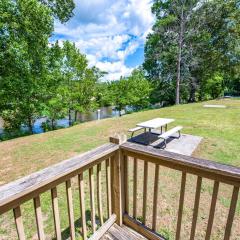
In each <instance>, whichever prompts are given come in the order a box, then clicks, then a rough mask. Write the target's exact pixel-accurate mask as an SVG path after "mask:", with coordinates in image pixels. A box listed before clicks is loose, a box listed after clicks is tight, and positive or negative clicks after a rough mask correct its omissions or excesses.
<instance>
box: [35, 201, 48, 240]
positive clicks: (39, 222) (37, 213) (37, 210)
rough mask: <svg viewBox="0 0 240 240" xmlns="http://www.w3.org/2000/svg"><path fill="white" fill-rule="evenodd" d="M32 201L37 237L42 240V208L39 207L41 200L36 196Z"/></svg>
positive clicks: (43, 237)
mask: <svg viewBox="0 0 240 240" xmlns="http://www.w3.org/2000/svg"><path fill="white" fill-rule="evenodd" d="M33 202H34V210H35V216H36V223H37V232H38V239H39V240H44V239H45V235H44V229H43V218H42V209H41V202H40V197H39V196H37V197H35V198H34V199H33Z"/></svg>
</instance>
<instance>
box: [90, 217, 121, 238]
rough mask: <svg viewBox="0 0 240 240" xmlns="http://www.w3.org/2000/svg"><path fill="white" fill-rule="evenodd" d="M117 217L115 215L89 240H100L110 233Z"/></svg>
mask: <svg viewBox="0 0 240 240" xmlns="http://www.w3.org/2000/svg"><path fill="white" fill-rule="evenodd" d="M116 219H117V216H116V215H115V214H113V215H112V216H110V218H109V219H108V220H107V221H106V222H105V223H104V224H103V225H102V226H101V227H100V228H99V229H98V230H97V231H96V232H95V233H94V234H93V235H92V236H91V237H90V238H89V239H88V240H99V239H101V237H102V236H103V235H104V234H105V233H106V232H107V231H108V229H109V228H110V227H111V226H112V225H113V224H114V223H115V222H116Z"/></svg>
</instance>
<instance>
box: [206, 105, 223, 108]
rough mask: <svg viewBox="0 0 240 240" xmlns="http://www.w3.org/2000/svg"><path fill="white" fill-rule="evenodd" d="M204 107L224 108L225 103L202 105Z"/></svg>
mask: <svg viewBox="0 0 240 240" xmlns="http://www.w3.org/2000/svg"><path fill="white" fill-rule="evenodd" d="M203 107H205V108H226V106H225V105H216V104H215V105H203Z"/></svg>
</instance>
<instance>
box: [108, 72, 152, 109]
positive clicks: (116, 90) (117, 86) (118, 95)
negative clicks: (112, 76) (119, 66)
mask: <svg viewBox="0 0 240 240" xmlns="http://www.w3.org/2000/svg"><path fill="white" fill-rule="evenodd" d="M104 87H105V89H107V91H108V94H107V95H106V97H105V98H104V100H105V101H108V102H110V101H111V103H112V104H113V105H115V106H116V108H117V109H118V110H119V111H121V110H122V109H124V108H125V107H126V106H132V107H135V108H136V109H140V108H144V107H147V106H148V105H149V95H150V92H151V90H152V89H151V84H150V83H149V81H148V80H147V79H146V78H145V76H144V72H143V70H142V69H135V70H133V72H132V74H131V75H130V76H129V77H127V78H121V79H120V80H119V81H113V82H111V83H110V84H105V85H104ZM106 99H107V100H106Z"/></svg>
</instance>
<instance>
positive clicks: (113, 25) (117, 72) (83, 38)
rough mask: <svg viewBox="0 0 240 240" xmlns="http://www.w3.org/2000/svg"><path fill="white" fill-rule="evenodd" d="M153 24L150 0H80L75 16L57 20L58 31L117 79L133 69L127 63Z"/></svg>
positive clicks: (56, 31) (56, 27)
mask: <svg viewBox="0 0 240 240" xmlns="http://www.w3.org/2000/svg"><path fill="white" fill-rule="evenodd" d="M152 23H153V16H152V14H151V2H150V0H77V1H76V8H75V16H74V17H73V18H72V19H71V20H70V21H69V22H68V23H66V24H65V25H62V24H60V23H59V22H56V23H55V34H57V35H56V36H60V38H62V39H68V40H71V41H74V42H75V43H76V46H77V47H78V48H79V49H80V50H81V52H83V53H85V54H86V55H87V58H88V60H89V64H90V65H91V66H93V65H96V66H97V67H99V68H100V69H101V70H103V71H107V72H109V74H108V75H107V76H106V79H111V80H115V79H118V78H119V77H120V76H121V75H123V76H125V75H128V74H130V72H131V71H132V68H128V67H127V66H125V64H124V62H125V60H126V58H127V57H128V56H129V55H131V54H133V53H134V52H135V51H136V50H137V49H138V48H139V47H141V46H142V45H143V44H144V42H145V38H146V35H147V34H148V33H149V31H150V29H151V26H152ZM106 69H107V70H106Z"/></svg>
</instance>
